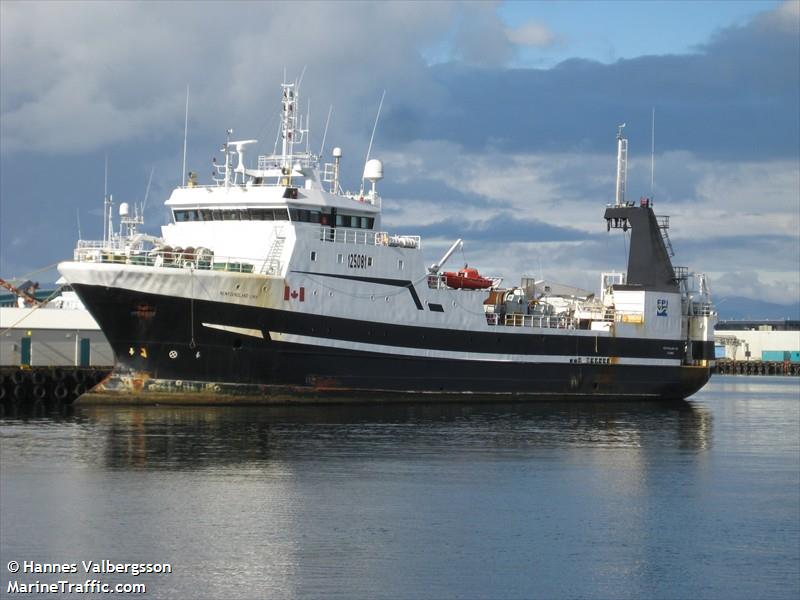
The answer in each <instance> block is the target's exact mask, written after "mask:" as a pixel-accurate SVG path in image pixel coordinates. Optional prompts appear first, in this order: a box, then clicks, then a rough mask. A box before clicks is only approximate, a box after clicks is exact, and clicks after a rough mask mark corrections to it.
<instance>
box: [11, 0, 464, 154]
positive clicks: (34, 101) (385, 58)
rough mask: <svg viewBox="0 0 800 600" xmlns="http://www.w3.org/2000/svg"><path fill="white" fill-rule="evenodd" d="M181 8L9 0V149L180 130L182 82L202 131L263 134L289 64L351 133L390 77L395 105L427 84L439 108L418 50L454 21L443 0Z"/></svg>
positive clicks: (72, 149) (63, 149)
mask: <svg viewBox="0 0 800 600" xmlns="http://www.w3.org/2000/svg"><path fill="white" fill-rule="evenodd" d="M187 6H188V5H185V4H182V3H177V4H173V3H156V2H113V3H94V2H91V3H81V2H53V3H47V2H3V3H2V5H0V10H2V13H1V14H0V16H1V17H2V18H0V61H1V62H0V66H1V67H2V69H0V71H1V74H0V77H1V78H2V80H1V81H0V83H1V84H2V85H1V86H0V107H2V150H3V152H7V151H10V150H12V149H13V150H14V151H19V150H20V149H23V148H24V149H28V150H33V151H44V152H54V153H64V154H75V153H80V152H86V151H91V150H94V149H97V148H98V147H102V146H107V145H110V144H116V143H122V142H128V141H135V140H143V139H154V138H155V139H158V138H161V137H163V136H164V135H174V134H176V133H178V132H180V130H181V129H182V125H183V106H184V104H183V98H184V93H185V86H186V85H187V83H188V84H190V86H191V88H192V101H191V102H192V115H193V116H197V117H198V118H197V123H196V127H197V129H196V130H195V131H196V132H208V131H212V130H224V128H225V127H227V126H230V125H235V126H244V125H249V126H253V127H258V128H261V127H263V126H264V121H265V120H267V121H268V119H269V116H271V115H272V107H273V104H277V102H276V101H275V102H273V99H274V98H276V97H277V94H276V91H275V89H276V85H277V83H278V82H280V80H281V79H282V77H283V70H284V68H285V69H286V70H287V72H288V75H289V77H290V78H294V77H296V76H298V75H299V74H300V72H301V71H302V70H303V68H304V67H306V66H308V72H307V74H306V79H305V83H306V86H305V89H306V92H310V93H311V95H312V96H314V97H315V98H317V99H318V101H320V105H319V108H320V109H321V107H322V105H323V103H324V106H325V107H326V108H327V104H328V103H329V102H333V103H334V104H335V105H336V108H337V111H336V117H337V119H338V120H337V121H336V122H335V124H337V123H338V125H339V126H340V127H341V128H342V129H345V130H348V129H352V128H353V127H354V126H355V125H360V124H361V121H362V120H364V117H365V115H364V114H363V111H361V110H360V108H358V107H357V105H358V103H359V102H360V101H362V100H363V99H364V98H366V97H368V98H370V99H372V98H375V99H376V102H377V98H379V97H380V90H382V89H384V88H386V87H388V85H389V83H390V81H391V82H393V84H394V85H393V86H392V89H391V90H390V91H391V93H390V101H391V102H395V103H402V102H404V101H406V100H408V99H410V98H416V90H418V89H421V88H425V89H427V90H428V100H429V101H433V100H435V96H436V94H435V88H436V86H435V85H434V84H433V83H432V82H431V81H430V80H429V75H428V73H427V71H426V68H425V67H426V65H425V64H424V61H423V60H422V58H421V55H420V51H419V48H420V47H423V46H425V45H426V44H428V43H430V42H432V41H433V40H434V39H436V37H437V35H438V34H439V33H440V32H441V30H442V29H447V28H449V27H450V26H451V24H452V22H453V19H454V14H455V10H456V9H455V8H454V5H452V4H447V3H430V4H428V3H426V4H424V5H418V4H414V3H367V4H364V3H331V2H319V3H278V2H276V3H262V2H241V3H239V2H222V3H204V4H202V5H198V6H197V7H195V9H196V10H195V9H192V10H186V8H187ZM423 7H424V10H421V8H423ZM306 97H308V94H306ZM265 103H266V104H265ZM321 112H322V111H321ZM265 115H268V116H265ZM200 117H201V118H200ZM232 120H235V121H236V123H231V121H232ZM367 120H368V119H367Z"/></svg>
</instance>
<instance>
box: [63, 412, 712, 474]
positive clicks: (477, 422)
mask: <svg viewBox="0 0 800 600" xmlns="http://www.w3.org/2000/svg"><path fill="white" fill-rule="evenodd" d="M74 410H75V415H76V416H79V417H82V418H83V419H85V420H86V421H87V424H93V425H94V426H96V427H97V428H98V432H99V433H100V434H101V436H103V437H104V442H103V445H104V447H105V450H104V452H103V453H102V456H103V461H104V465H103V466H104V467H106V468H115V469H116V468H121V469H128V468H134V469H136V468H142V467H146V468H148V469H167V470H171V469H197V468H221V467H223V468H224V467H226V466H229V465H231V466H232V465H240V464H247V463H249V464H252V465H253V466H259V465H261V466H265V467H266V466H274V464H275V463H281V464H285V463H286V462H288V461H306V460H330V459H336V458H337V457H339V458H342V457H348V456H369V457H370V458H374V459H379V458H381V457H386V458H397V457H398V456H403V455H411V454H412V453H413V455H414V456H415V457H425V456H438V457H442V456H446V455H448V454H450V455H463V454H465V453H481V454H484V455H487V454H488V455H491V454H493V453H496V454H498V455H505V456H514V457H519V458H525V457H526V456H533V455H534V454H536V453H539V452H541V451H543V450H545V451H546V450H549V449H559V448H560V449H565V448H566V449H569V448H581V449H586V450H592V449H600V450H610V449H623V450H624V449H630V450H631V451H633V452H635V453H636V454H637V455H638V454H640V453H648V452H650V451H670V450H672V451H702V450H705V449H708V448H709V447H710V445H711V439H712V435H711V432H712V416H711V414H710V413H709V412H708V411H707V410H706V409H705V408H703V407H698V406H694V405H692V404H690V403H688V402H684V401H680V402H644V403H642V402H638V403H628V402H619V403H575V402H572V403H555V402H547V403H536V404H502V405H494V404H493V405H488V404H441V405H440V404H436V405H416V404H408V405H392V406H358V407H343V406H335V407H329V406H295V407H281V406H274V407H237V408H236V409H232V408H227V407H196V408H193V407H182V408H167V407H156V408H148V407H130V408H120V407H115V408H114V409H113V410H112V409H109V408H107V407H100V406H98V407H85V408H76V409H74Z"/></svg>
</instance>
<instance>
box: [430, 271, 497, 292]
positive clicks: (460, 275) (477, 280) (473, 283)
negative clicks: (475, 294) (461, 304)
mask: <svg viewBox="0 0 800 600" xmlns="http://www.w3.org/2000/svg"><path fill="white" fill-rule="evenodd" d="M442 275H444V280H445V283H446V284H447V287H451V288H455V289H459V290H460V289H465V290H485V289H486V288H490V287H492V280H491V279H486V277H481V276H480V274H479V273H478V269H470V268H468V267H466V266H465V267H464V268H463V269H459V270H458V271H445V272H444V273H442Z"/></svg>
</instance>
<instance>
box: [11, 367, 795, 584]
mask: <svg viewBox="0 0 800 600" xmlns="http://www.w3.org/2000/svg"><path fill="white" fill-rule="evenodd" d="M407 400H409V403H407V404H402V405H394V406H385V405H384V406H368V405H364V406H360V405H355V406H353V405H351V406H325V407H312V406H298V407H202V408H193V407H165V406H155V407H145V408H141V407H85V408H81V407H74V408H71V409H64V410H60V411H55V412H52V413H47V412H46V411H45V412H44V414H42V411H38V412H36V411H34V413H33V414H31V413H27V414H26V413H23V414H18V415H9V412H10V411H7V412H6V416H5V417H3V418H2V419H0V554H1V555H2V560H1V561H0V574H2V577H0V585H2V590H1V591H0V594H2V595H3V596H6V595H8V596H11V595H14V596H16V595H19V594H18V593H15V592H14V590H17V591H18V590H20V589H23V588H19V586H20V585H21V584H24V585H35V584H36V582H38V585H39V586H45V585H52V584H55V585H58V582H59V581H62V582H67V583H71V584H73V585H89V582H91V581H95V582H98V583H92V584H91V585H92V586H97V585H100V584H104V585H117V584H123V585H126V584H127V585H131V584H140V585H144V586H145V588H146V592H147V593H146V597H148V598H189V597H191V598H223V597H224V598H294V597H302V598H343V599H344V598H347V599H350V598H391V599H395V598H557V597H574V598H714V599H716V598H726V599H727V598H747V599H751V598H797V597H798V596H800V380H799V379H797V378H778V377H769V378H767V377H762V378H756V377H752V378H751V377H714V378H713V379H712V380H711V382H710V383H709V385H708V386H706V388H705V389H703V390H702V391H701V392H699V393H698V394H696V395H695V396H694V397H692V398H691V399H689V400H688V401H686V402H637V403H633V402H546V403H543V402H539V403H530V404H521V403H496V404H491V403H459V404H423V403H419V402H414V401H413V400H414V399H413V398H408V399H407ZM102 561H106V562H102ZM87 562H89V563H90V564H91V565H94V566H95V567H96V568H95V570H92V569H89V570H88V571H87V569H85V563H87ZM13 563H16V564H17V567H16V568H17V569H18V570H17V572H15V573H14V572H10V571H9V568H12V569H13V568H14V566H15V565H14V564H13ZM47 565H49V569H50V571H52V570H54V565H66V566H68V567H70V568H69V569H68V572H67V573H64V572H63V569H62V570H61V572H55V573H54V572H49V573H42V572H41V570H42V568H43V566H47ZM97 565H105V566H109V565H110V566H111V570H109V569H108V568H105V569H101V570H100V571H99V572H98V570H97ZM125 565H128V566H127V567H125ZM131 565H150V566H151V571H150V572H140V573H138V574H136V575H134V574H133V573H132V567H131ZM153 565H160V567H153ZM164 565H168V566H169V572H165V567H164ZM72 566H74V567H75V572H71V571H72V569H71V567H72ZM123 568H124V570H123ZM155 568H160V569H161V571H160V572H155V571H154V569H155ZM37 569H38V570H37ZM56 570H57V569H56ZM15 585H16V586H17V587H16V588H14V587H13V586H15ZM64 585H66V584H64ZM9 586H12V587H11V588H9ZM61 589H67V588H66V587H64V588H61ZM73 589H77V588H73ZM86 589H89V588H86ZM92 589H95V588H92ZM126 589H130V588H126ZM9 590H11V591H9ZM39 591H40V592H41V591H42V590H41V588H39ZM142 595H143V596H144V594H142Z"/></svg>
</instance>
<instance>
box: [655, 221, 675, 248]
mask: <svg viewBox="0 0 800 600" xmlns="http://www.w3.org/2000/svg"><path fill="white" fill-rule="evenodd" d="M656 219H658V228H659V230H660V231H661V239H662V240H664V247H665V248H666V249H667V254H669V255H670V256H675V251H674V250H673V249H672V242H671V241H670V239H669V217H668V216H666V215H659V216H657V217H656Z"/></svg>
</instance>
